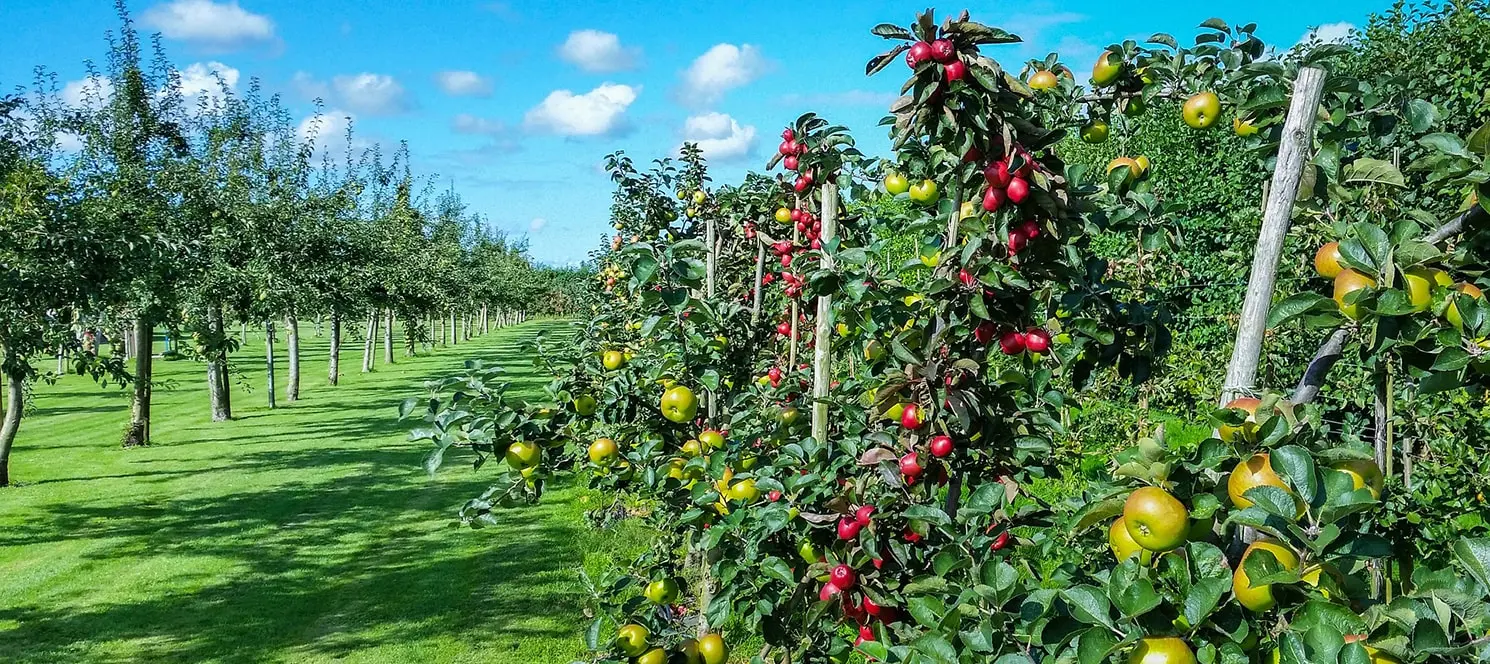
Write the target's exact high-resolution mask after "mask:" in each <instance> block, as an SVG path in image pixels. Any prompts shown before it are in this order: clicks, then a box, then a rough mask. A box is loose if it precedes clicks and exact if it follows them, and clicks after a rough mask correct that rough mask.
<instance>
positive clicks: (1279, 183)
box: [1220, 67, 1325, 406]
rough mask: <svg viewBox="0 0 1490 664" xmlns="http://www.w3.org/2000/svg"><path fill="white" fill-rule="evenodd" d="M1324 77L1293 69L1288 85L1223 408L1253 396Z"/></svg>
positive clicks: (1313, 70) (1319, 71)
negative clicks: (1288, 97)
mask: <svg viewBox="0 0 1490 664" xmlns="http://www.w3.org/2000/svg"><path fill="white" fill-rule="evenodd" d="M1324 79H1325V72H1324V70H1322V69H1317V68H1314V67H1305V68H1303V69H1300V70H1299V76H1298V80H1297V82H1295V84H1294V87H1293V101H1292V103H1291V104H1290V105H1289V108H1288V116H1287V118H1286V119H1285V120H1284V123H1283V141H1282V144H1281V145H1280V146H1279V148H1278V161H1277V166H1276V168H1275V169H1274V170H1273V179H1272V183H1271V185H1270V186H1269V187H1268V197H1267V201H1266V202H1265V205H1266V208H1265V209H1264V210H1263V217H1262V228H1261V230H1260V231H1259V232H1258V237H1257V248H1256V249H1255V250H1254V253H1253V256H1252V271H1251V273H1250V275H1249V276H1248V279H1247V292H1246V297H1245V299H1244V300H1243V302H1242V314H1241V322H1240V324H1239V325H1238V326H1237V337H1236V345H1235V346H1234V347H1233V348H1232V354H1231V363H1230V364H1229V365H1228V366H1227V369H1226V381H1225V382H1224V383H1222V384H1221V400H1220V404H1221V405H1223V406H1224V405H1225V404H1227V403H1230V402H1231V400H1232V399H1235V398H1236V397H1238V396H1241V395H1243V394H1249V393H1251V392H1253V391H1254V388H1255V387H1256V383H1257V362H1258V359H1259V358H1260V357H1261V356H1262V339H1263V335H1264V333H1266V332H1267V318H1268V310H1269V309H1271V308H1272V302H1273V285H1274V283H1275V282H1276V280H1277V276H1278V258H1279V256H1280V255H1281V254H1282V253H1283V241H1284V240H1285V239H1287V237H1288V224H1289V221H1290V219H1291V218H1292V217H1293V202H1294V199H1295V198H1296V197H1297V196H1298V191H1299V182H1300V180H1301V179H1302V176H1303V172H1304V166H1305V163H1306V162H1307V161H1308V159H1309V156H1310V155H1311V154H1312V153H1313V139H1312V137H1313V135H1314V123H1315V121H1316V119H1317V117H1318V113H1319V100H1320V98H1321V96H1323V94H1324Z"/></svg>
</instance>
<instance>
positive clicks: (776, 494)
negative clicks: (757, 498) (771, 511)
mask: <svg viewBox="0 0 1490 664" xmlns="http://www.w3.org/2000/svg"><path fill="white" fill-rule="evenodd" d="M766 500H769V501H771V502H773V503H774V502H776V501H778V500H781V492H780V491H777V490H775V489H771V492H770V493H767V494H766Z"/></svg>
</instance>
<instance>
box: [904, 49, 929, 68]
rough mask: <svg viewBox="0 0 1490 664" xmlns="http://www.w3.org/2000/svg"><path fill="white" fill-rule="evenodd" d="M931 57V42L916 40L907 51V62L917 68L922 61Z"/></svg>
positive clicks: (911, 66)
mask: <svg viewBox="0 0 1490 664" xmlns="http://www.w3.org/2000/svg"><path fill="white" fill-rule="evenodd" d="M930 59H931V44H928V43H926V42H916V43H914V44H911V48H910V50H909V51H906V52H905V64H907V65H909V66H910V68H911V69H915V68H916V67H917V66H919V65H920V64H921V63H923V62H926V61H927V60H930Z"/></svg>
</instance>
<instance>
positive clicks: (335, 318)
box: [326, 310, 341, 385]
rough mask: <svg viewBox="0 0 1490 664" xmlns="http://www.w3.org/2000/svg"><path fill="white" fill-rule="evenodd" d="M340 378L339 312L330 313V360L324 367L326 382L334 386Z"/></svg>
mask: <svg viewBox="0 0 1490 664" xmlns="http://www.w3.org/2000/svg"><path fill="white" fill-rule="evenodd" d="M339 378H341V312H339V311H336V310H332V312H331V359H330V361H329V362H328V363H327V365H326V382H328V383H330V384H332V385H335V384H336V381H337V379H339Z"/></svg>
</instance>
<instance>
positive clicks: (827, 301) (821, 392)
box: [812, 178, 955, 445]
mask: <svg viewBox="0 0 1490 664" xmlns="http://www.w3.org/2000/svg"><path fill="white" fill-rule="evenodd" d="M822 196H823V198H822V220H823V232H822V233H821V234H820V235H819V236H818V237H819V238H820V239H821V241H822V244H824V245H826V244H827V243H828V242H830V241H832V240H833V238H835V237H837V236H838V184H837V183H836V182H833V181H832V178H828V182H824V183H823V193H822ZM954 214H955V213H954ZM822 269H824V270H831V269H833V258H832V257H831V256H829V255H828V254H827V253H824V254H823V264H822ZM832 348H833V296H832V295H820V296H818V298H817V331H816V332H814V333H813V344H812V437H813V439H815V440H816V441H817V442H818V444H819V445H825V444H827V442H828V402H827V401H826V399H827V398H828V391H829V388H830V387H831V385H832V380H833V375H832V374H833V354H832V352H831V351H832Z"/></svg>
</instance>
